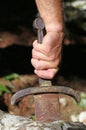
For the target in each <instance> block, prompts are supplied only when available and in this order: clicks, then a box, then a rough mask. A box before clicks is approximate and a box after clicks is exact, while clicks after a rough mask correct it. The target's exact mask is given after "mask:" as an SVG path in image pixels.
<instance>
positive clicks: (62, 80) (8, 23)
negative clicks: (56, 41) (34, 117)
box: [0, 0, 86, 120]
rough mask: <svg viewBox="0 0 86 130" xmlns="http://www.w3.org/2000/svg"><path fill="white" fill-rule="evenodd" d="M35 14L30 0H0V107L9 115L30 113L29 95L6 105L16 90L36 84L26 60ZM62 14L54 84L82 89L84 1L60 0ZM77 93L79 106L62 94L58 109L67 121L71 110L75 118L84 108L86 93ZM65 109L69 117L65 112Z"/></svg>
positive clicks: (85, 79) (85, 77)
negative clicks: (61, 36)
mask: <svg viewBox="0 0 86 130" xmlns="http://www.w3.org/2000/svg"><path fill="white" fill-rule="evenodd" d="M37 13H38V12H37V8H36V5H35V1H34V0H8V1H5V0H3V1H1V2H0V93H1V96H0V101H1V104H0V109H2V110H4V111H8V112H9V113H11V114H18V115H23V116H28V115H30V114H33V113H34V112H33V104H32V105H31V104H29V105H27V104H28V100H29V101H31V102H30V103H32V97H31V98H30V99H28V98H25V99H23V100H22V102H21V103H20V104H19V105H18V106H16V107H13V106H12V105H11V104H10V100H11V97H12V94H13V93H15V92H16V91H18V90H20V89H22V88H26V87H28V86H35V85H37V77H36V76H35V75H34V73H33V67H32V65H31V63H30V60H31V50H32V42H33V40H34V39H36V33H35V32H34V29H33V27H32V25H33V20H34V19H35V18H36V16H37ZM63 16H64V34H65V35H64V40H63V47H62V62H61V65H60V70H59V72H58V74H57V75H56V77H55V79H56V84H58V85H64V86H68V87H72V88H75V89H77V90H80V91H81V92H86V0H64V1H63ZM81 95H82V97H83V98H82V99H85V100H84V101H83V100H82V102H81V104H80V105H81V106H80V107H79V106H77V105H76V104H75V105H74V102H73V101H71V100H69V98H68V97H65V98H63V96H62V100H63V102H65V106H64V103H63V105H62V109H63V108H65V109H64V111H63V110H62V112H63V118H64V119H66V120H71V118H70V117H71V114H72V112H73V111H74V112H73V114H72V115H73V116H72V117H74V119H75V120H77V116H74V114H75V115H78V114H80V112H81V111H85V110H86V105H85V104H86V95H85V93H84V96H83V94H82V93H81ZM65 99H66V100H65ZM62 100H61V104H62ZM71 104H73V106H71ZM24 106H25V107H24ZM21 108H22V109H21ZM71 108H73V109H72V110H71ZM75 110H76V111H75ZM66 111H68V113H69V114H70V116H69V115H65V112H66ZM66 114H67V112H66ZM85 119H86V118H85Z"/></svg>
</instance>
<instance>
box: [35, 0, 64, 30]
mask: <svg viewBox="0 0 86 130" xmlns="http://www.w3.org/2000/svg"><path fill="white" fill-rule="evenodd" d="M35 1H36V5H37V8H38V10H39V13H40V15H41V17H42V18H43V20H44V23H45V28H46V31H47V32H48V31H57V32H60V31H63V15H62V0H35Z"/></svg>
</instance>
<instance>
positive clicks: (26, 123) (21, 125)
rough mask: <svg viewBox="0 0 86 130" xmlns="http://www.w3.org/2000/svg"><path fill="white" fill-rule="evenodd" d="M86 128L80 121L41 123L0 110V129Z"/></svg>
mask: <svg viewBox="0 0 86 130" xmlns="http://www.w3.org/2000/svg"><path fill="white" fill-rule="evenodd" d="M21 129H22V130H86V126H85V125H84V124H82V123H72V122H71V123H67V122H65V121H54V122H50V123H41V122H36V121H32V120H31V119H30V118H27V117H26V118H25V117H21V116H15V115H10V114H8V113H4V112H3V111H1V110H0V130H21Z"/></svg>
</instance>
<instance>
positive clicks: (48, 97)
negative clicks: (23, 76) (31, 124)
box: [34, 94, 60, 122]
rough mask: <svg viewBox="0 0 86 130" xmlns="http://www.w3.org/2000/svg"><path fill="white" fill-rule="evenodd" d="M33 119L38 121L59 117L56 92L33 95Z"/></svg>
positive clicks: (50, 120)
mask: <svg viewBox="0 0 86 130" xmlns="http://www.w3.org/2000/svg"><path fill="white" fill-rule="evenodd" d="M34 103H35V108H37V109H35V119H36V121H40V122H52V121H56V120H59V119H60V108H59V100H58V94H39V95H34Z"/></svg>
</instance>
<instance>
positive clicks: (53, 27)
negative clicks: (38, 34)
mask: <svg viewBox="0 0 86 130" xmlns="http://www.w3.org/2000/svg"><path fill="white" fill-rule="evenodd" d="M45 29H46V32H53V31H55V32H57V33H58V32H64V27H63V24H59V23H58V24H48V25H45Z"/></svg>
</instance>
